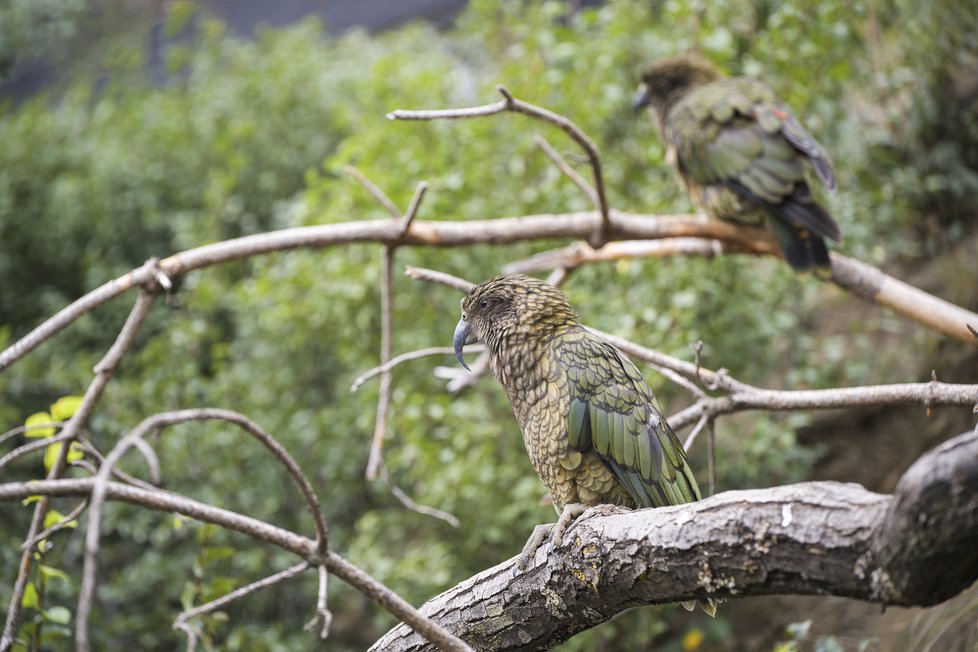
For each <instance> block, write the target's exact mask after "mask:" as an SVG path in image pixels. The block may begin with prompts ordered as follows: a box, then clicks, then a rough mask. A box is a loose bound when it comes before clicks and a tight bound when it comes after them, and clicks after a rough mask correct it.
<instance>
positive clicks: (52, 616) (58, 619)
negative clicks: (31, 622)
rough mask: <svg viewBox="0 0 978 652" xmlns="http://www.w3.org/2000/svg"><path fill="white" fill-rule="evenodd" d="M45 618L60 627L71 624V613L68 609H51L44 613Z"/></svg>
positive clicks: (58, 607) (57, 607)
mask: <svg viewBox="0 0 978 652" xmlns="http://www.w3.org/2000/svg"><path fill="white" fill-rule="evenodd" d="M44 618H45V619H46V620H48V621H50V622H52V623H57V624H58V625H67V624H68V623H70V622H71V611H69V610H68V608H67V607H61V606H56V607H51V608H50V609H47V610H46V611H45V612H44Z"/></svg>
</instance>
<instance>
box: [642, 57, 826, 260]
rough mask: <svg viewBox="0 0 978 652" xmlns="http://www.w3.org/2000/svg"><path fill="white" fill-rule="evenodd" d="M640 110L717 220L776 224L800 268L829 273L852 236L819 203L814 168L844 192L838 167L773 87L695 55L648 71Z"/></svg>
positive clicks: (693, 193) (787, 256)
mask: <svg viewBox="0 0 978 652" xmlns="http://www.w3.org/2000/svg"><path fill="white" fill-rule="evenodd" d="M634 108H635V109H636V110H640V109H642V108H647V109H648V111H649V113H650V114H651V116H652V119H653V121H654V122H655V124H656V126H657V127H658V130H659V135H660V137H661V138H662V141H663V144H665V145H666V149H667V159H668V160H670V161H671V162H672V164H673V165H674V166H675V167H676V169H677V170H678V172H679V177H680V179H681V181H682V182H683V185H684V186H685V187H686V189H687V191H688V192H689V194H690V196H691V197H692V198H693V201H694V202H695V203H696V204H697V205H698V206H699V207H700V208H701V209H702V210H703V211H704V212H705V213H706V214H707V215H709V216H710V217H712V218H715V219H720V220H726V221H731V222H737V223H741V224H766V225H767V227H768V228H769V229H770V230H771V232H772V233H773V235H774V237H775V239H776V240H777V241H778V243H779V245H780V247H781V251H782V253H783V255H784V258H785V260H786V261H787V262H788V264H789V265H791V267H792V268H794V269H795V270H797V271H807V270H812V269H814V270H815V271H817V272H821V273H822V275H824V274H825V273H827V270H829V268H830V265H831V263H830V260H829V252H828V249H827V247H826V245H825V240H830V241H832V242H836V243H838V242H841V240H842V235H841V232H840V230H839V226H838V224H836V222H835V220H834V219H832V216H831V215H829V213H828V211H826V210H825V208H823V207H822V206H820V205H819V204H818V203H817V202H816V201H815V199H814V197H812V192H811V188H809V186H808V182H807V180H806V170H807V169H809V168H810V169H812V170H814V172H815V175H816V176H817V177H818V179H819V180H820V181H821V182H822V183H823V184H824V185H825V186H826V187H827V188H828V189H829V190H834V189H835V175H834V173H833V171H832V164H831V163H830V162H829V158H828V154H826V152H825V150H824V149H823V148H822V146H821V145H819V143H818V142H817V141H816V140H815V139H814V138H813V137H812V136H811V134H809V133H808V132H807V131H806V130H805V128H804V127H802V126H801V123H799V122H798V120H796V119H795V117H794V116H793V115H792V113H791V110H790V109H789V108H788V107H787V106H786V105H785V104H784V103H783V102H781V101H780V100H779V99H778V98H777V96H776V95H775V94H774V92H773V91H772V90H771V89H770V88H769V87H768V86H767V85H766V84H765V83H764V82H761V81H758V80H756V79H750V78H746V77H724V76H723V75H721V73H720V71H719V70H717V69H716V68H715V67H714V66H713V64H711V63H710V62H708V61H706V60H704V59H702V58H700V57H698V56H695V55H690V54H687V55H683V56H679V57H674V58H670V59H662V60H659V61H655V62H653V63H652V64H650V65H649V66H648V67H647V68H646V69H645V71H644V72H643V73H642V82H641V84H640V85H639V87H638V90H637V91H636V94H635V98H634Z"/></svg>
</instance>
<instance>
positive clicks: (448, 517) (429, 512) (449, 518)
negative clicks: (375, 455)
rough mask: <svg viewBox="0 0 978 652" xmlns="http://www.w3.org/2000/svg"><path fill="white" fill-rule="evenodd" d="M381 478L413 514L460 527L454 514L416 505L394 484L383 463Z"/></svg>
mask: <svg viewBox="0 0 978 652" xmlns="http://www.w3.org/2000/svg"><path fill="white" fill-rule="evenodd" d="M380 476H381V477H382V478H383V479H384V483H385V484H386V485H387V488H388V489H390V492H391V493H392V494H394V497H395V498H397V499H398V500H399V501H401V504H402V505H404V506H405V507H407V508H408V509H409V510H411V511H412V512H417V513H418V514H424V515H425V516H432V517H434V518H437V519H439V520H442V521H445V522H446V523H448V524H449V525H451V526H452V527H454V528H457V527H458V526H459V525H460V523H459V520H458V518H456V517H455V515H454V514H451V513H450V512H446V511H444V510H442V509H438V508H437V507H429V506H427V505H420V504H418V503H416V502H415V501H414V500H413V499H412V498H411V497H410V496H408V495H407V494H406V493H405V492H404V490H403V489H401V488H400V487H398V486H397V485H396V484H394V481H393V480H392V479H391V475H390V470H389V469H388V468H387V465H386V464H383V463H381V465H380Z"/></svg>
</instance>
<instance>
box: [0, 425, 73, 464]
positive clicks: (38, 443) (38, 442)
mask: <svg viewBox="0 0 978 652" xmlns="http://www.w3.org/2000/svg"><path fill="white" fill-rule="evenodd" d="M74 436H75V433H73V432H60V433H58V434H57V435H52V436H51V437H44V438H42V439H35V440H33V441H29V442H27V443H26V444H21V445H20V446H18V447H17V448H15V449H13V450H12V451H10V452H9V453H7V454H6V455H4V456H3V457H0V470H2V469H3V467H5V466H7V465H8V464H10V463H11V462H13V461H14V460H16V459H18V458H20V457H23V456H25V455H30V454H31V453H33V452H35V451H39V450H44V449H45V448H47V447H48V446H50V445H51V444H57V443H59V442H63V441H65V440H66V439H72V438H73V437H74Z"/></svg>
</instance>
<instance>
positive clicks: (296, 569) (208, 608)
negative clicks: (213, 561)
mask: <svg viewBox="0 0 978 652" xmlns="http://www.w3.org/2000/svg"><path fill="white" fill-rule="evenodd" d="M309 566H310V564H309V562H308V561H301V562H299V563H298V564H296V565H295V566H292V567H290V568H286V569H285V570H283V571H279V572H278V573H275V574H274V575H269V576H268V577H265V578H262V579H260V580H258V581H256V582H252V583H251V584H248V585H246V586H242V587H241V588H238V589H235V590H234V591H231V592H230V593H226V594H224V595H222V596H221V597H219V598H217V599H215V600H211V601H210V602H207V603H205V604H202V605H199V606H197V607H194V608H193V609H188V610H186V611H184V612H183V613H181V614H180V615H179V616H177V619H176V620H175V621H174V622H173V628H174V629H179V630H180V631H182V632H183V633H184V634H186V636H187V652H193V651H194V650H195V649H196V648H197V631H196V630H195V629H194V628H193V627H191V626H190V625H189V624H188V623H187V621H188V620H190V619H191V618H196V617H198V616H203V615H204V614H209V613H211V612H212V611H214V610H215V609H220V608H221V607H223V606H224V605H227V604H231V603H232V602H234V601H235V600H239V599H241V598H243V597H245V596H247V595H251V594H252V593H256V592H258V591H260V590H262V589H266V588H268V587H270V586H275V585H276V584H281V583H282V582H285V581H286V580H290V579H292V578H293V577H295V576H297V575H300V574H302V573H303V572H304V571H305V570H306V569H308V568H309Z"/></svg>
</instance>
